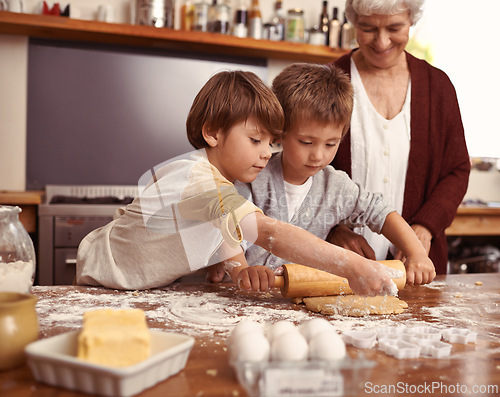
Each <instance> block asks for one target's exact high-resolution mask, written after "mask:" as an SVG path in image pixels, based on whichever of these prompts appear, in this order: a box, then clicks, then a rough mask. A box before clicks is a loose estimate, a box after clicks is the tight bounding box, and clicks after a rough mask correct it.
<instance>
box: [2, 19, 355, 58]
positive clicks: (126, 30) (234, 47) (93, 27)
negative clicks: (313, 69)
mask: <svg viewBox="0 0 500 397" xmlns="http://www.w3.org/2000/svg"><path fill="white" fill-rule="evenodd" d="M0 34H11V35H21V36H29V37H37V38H45V39H57V40H70V41H84V42H92V43H104V44H116V45H125V46H136V47H150V48H164V49H169V50H176V51H183V52H190V53H193V52H195V53H208V54H219V55H221V54H222V55H232V56H244V57H253V58H269V59H283V60H289V61H297V62H315V63H328V62H332V61H334V60H335V59H337V58H338V57H340V56H341V55H343V54H345V51H344V50H334V49H331V48H328V47H326V46H325V47H321V46H314V45H310V44H299V43H290V42H284V41H270V40H255V39H248V38H245V39H243V38H239V37H234V36H229V35H223V34H217V33H203V32H187V31H181V30H174V29H168V28H155V27H151V26H140V25H131V24H119V23H105V22H98V21H84V20H78V19H71V18H65V17H58V16H50V15H34V14H18V13H12V12H8V11H0Z"/></svg>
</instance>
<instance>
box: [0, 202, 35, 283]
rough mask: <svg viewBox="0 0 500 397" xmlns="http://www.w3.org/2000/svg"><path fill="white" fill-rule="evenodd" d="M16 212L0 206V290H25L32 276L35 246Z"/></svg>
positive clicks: (8, 207) (14, 208) (15, 208)
mask: <svg viewBox="0 0 500 397" xmlns="http://www.w3.org/2000/svg"><path fill="white" fill-rule="evenodd" d="M20 212H21V209H20V208H19V207H10V206H0V291H11V292H20V293H28V292H29V291H30V289H31V286H32V285H33V280H34V278H35V262H36V260H35V249H34V248H33V242H32V241H31V238H30V236H29V234H28V232H27V231H26V229H25V228H24V227H23V225H22V224H21V222H20V221H19V213H20Z"/></svg>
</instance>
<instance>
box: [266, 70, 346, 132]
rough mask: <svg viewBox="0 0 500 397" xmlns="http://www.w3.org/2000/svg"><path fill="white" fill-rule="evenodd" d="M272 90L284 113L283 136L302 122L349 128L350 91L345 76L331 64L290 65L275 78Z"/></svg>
mask: <svg viewBox="0 0 500 397" xmlns="http://www.w3.org/2000/svg"><path fill="white" fill-rule="evenodd" d="M273 91H274V93H275V94H276V96H277V97H278V100H279V101H280V103H281V106H282V107H283V111H284V113H285V127H284V130H285V133H286V131H288V130H289V129H290V126H292V125H294V124H295V123H297V122H299V121H301V122H304V121H309V120H310V121H316V122H319V123H324V124H325V125H326V124H330V123H331V124H334V125H337V126H342V125H344V131H343V133H344V134H345V133H346V132H347V130H348V129H349V124H350V121H351V113H352V108H353V88H352V84H351V82H350V80H349V77H348V75H347V74H345V73H344V72H343V71H341V70H340V69H338V68H336V67H335V66H333V65H318V64H310V63H295V64H292V65H290V66H288V67H286V68H285V69H283V71H282V72H281V73H280V74H279V75H278V76H276V77H275V79H274V80H273Z"/></svg>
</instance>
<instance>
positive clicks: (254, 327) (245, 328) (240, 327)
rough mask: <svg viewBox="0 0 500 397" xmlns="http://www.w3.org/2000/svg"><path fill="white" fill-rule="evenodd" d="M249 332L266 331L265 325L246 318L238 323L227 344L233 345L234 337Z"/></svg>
mask: <svg viewBox="0 0 500 397" xmlns="http://www.w3.org/2000/svg"><path fill="white" fill-rule="evenodd" d="M247 332H257V333H264V327H263V326H262V324H260V323H258V322H257V321H253V320H248V319H244V320H241V321H240V322H239V323H238V324H236V325H235V326H234V328H233V330H232V331H231V334H230V335H229V337H228V340H227V344H228V346H229V345H231V343H232V341H233V340H234V339H237V338H239V337H240V335H243V334H246V333H247Z"/></svg>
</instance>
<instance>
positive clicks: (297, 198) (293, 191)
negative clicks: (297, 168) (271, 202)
mask: <svg viewBox="0 0 500 397" xmlns="http://www.w3.org/2000/svg"><path fill="white" fill-rule="evenodd" d="M311 185H312V178H307V181H305V182H304V183H303V184H302V185H292V184H291V183H288V182H286V181H285V193H286V203H287V206H288V222H290V221H291V220H292V218H293V216H294V215H295V213H296V212H297V210H298V209H299V207H300V206H301V204H302V202H303V201H304V198H305V197H306V196H307V193H308V192H309V189H311Z"/></svg>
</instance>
